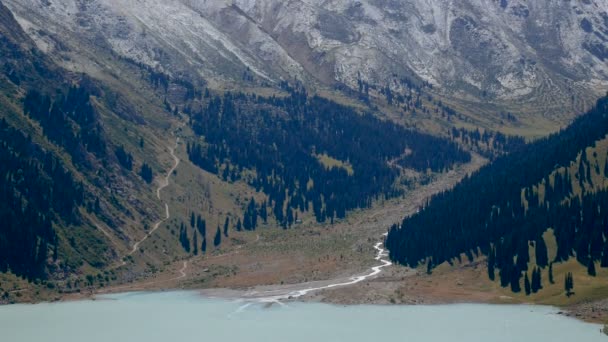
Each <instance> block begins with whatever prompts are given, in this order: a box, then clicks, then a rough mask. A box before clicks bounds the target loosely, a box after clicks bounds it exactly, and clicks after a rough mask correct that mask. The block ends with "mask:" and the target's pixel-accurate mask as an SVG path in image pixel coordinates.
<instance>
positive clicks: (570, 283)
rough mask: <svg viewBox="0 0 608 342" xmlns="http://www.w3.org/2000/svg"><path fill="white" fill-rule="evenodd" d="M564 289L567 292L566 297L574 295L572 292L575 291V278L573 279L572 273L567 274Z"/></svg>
mask: <svg viewBox="0 0 608 342" xmlns="http://www.w3.org/2000/svg"><path fill="white" fill-rule="evenodd" d="M564 289H565V290H566V296H568V297H570V296H572V295H573V294H574V292H572V290H573V289H574V278H573V277H572V273H571V272H568V273H566V276H565V278H564Z"/></svg>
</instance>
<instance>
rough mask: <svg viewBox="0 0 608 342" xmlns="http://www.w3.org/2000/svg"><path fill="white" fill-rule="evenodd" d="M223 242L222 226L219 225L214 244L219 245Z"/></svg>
mask: <svg viewBox="0 0 608 342" xmlns="http://www.w3.org/2000/svg"><path fill="white" fill-rule="evenodd" d="M221 243H222V231H221V230H220V226H217V231H216V232H215V237H214V238H213V246H215V247H217V246H219V245H220V244H221Z"/></svg>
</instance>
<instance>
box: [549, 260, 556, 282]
mask: <svg viewBox="0 0 608 342" xmlns="http://www.w3.org/2000/svg"><path fill="white" fill-rule="evenodd" d="M549 283H550V284H555V280H554V279H553V263H550V264H549Z"/></svg>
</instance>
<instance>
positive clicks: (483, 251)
mask: <svg viewBox="0 0 608 342" xmlns="http://www.w3.org/2000/svg"><path fill="white" fill-rule="evenodd" d="M607 134H608V98H603V99H601V100H599V101H598V103H597V105H596V106H595V107H594V108H593V109H592V110H591V111H590V112H588V113H587V114H585V115H583V116H582V117H580V118H579V119H577V120H575V121H574V123H573V124H572V125H571V126H569V127H568V128H566V129H564V130H562V131H560V132H559V133H556V134H554V135H551V136H549V137H547V138H544V139H541V140H539V141H537V142H534V143H531V144H529V145H525V146H523V147H521V148H520V149H518V150H516V151H515V152H513V153H511V154H509V155H508V156H505V157H501V158H498V159H497V160H496V161H494V162H493V163H491V164H490V165H488V166H486V167H484V168H482V169H481V170H479V171H478V172H477V173H475V174H473V175H471V177H470V178H468V179H466V180H464V181H463V182H462V183H461V184H459V185H458V186H456V187H455V188H454V189H453V190H451V191H447V192H445V193H442V194H440V195H437V196H435V197H434V198H433V199H432V200H431V201H430V202H429V203H428V204H427V205H426V206H425V207H424V208H422V209H421V210H420V212H419V213H417V214H415V215H413V216H411V217H408V218H406V219H404V221H403V223H402V224H401V225H400V226H393V227H392V228H391V230H390V231H389V235H388V237H387V241H386V245H387V247H388V248H389V250H390V256H391V258H392V259H393V260H395V261H397V262H399V263H401V264H405V265H409V266H412V267H417V266H419V265H420V264H424V265H426V266H427V270H428V272H432V270H433V268H434V267H436V266H438V265H440V264H443V263H446V262H447V263H450V264H452V263H455V262H461V261H462V258H463V257H464V256H465V255H466V258H468V259H469V261H473V260H474V259H475V258H477V257H480V256H482V255H483V256H487V265H488V276H489V278H490V279H491V280H494V279H495V277H496V279H497V280H498V279H499V281H500V284H501V286H503V287H510V288H511V290H512V291H513V292H521V291H523V290H525V291H526V292H528V293H529V291H530V290H532V292H537V291H538V290H540V288H539V285H540V281H541V280H540V279H541V276H540V275H539V274H540V273H541V269H542V270H543V272H545V273H544V274H545V275H547V273H546V272H547V267H550V268H549V269H552V268H553V264H555V268H557V269H560V270H561V271H560V272H559V273H558V272H555V274H552V271H549V274H551V275H549V276H548V277H550V279H551V282H553V281H554V279H555V280H556V281H560V282H561V281H563V276H565V274H563V273H562V272H564V270H568V271H570V272H574V270H573V268H572V267H567V268H566V267H562V265H563V264H566V263H567V262H568V261H569V259H570V258H572V257H575V258H576V260H577V261H578V262H579V264H580V266H579V268H580V269H581V270H585V269H586V270H587V273H588V274H589V275H590V276H591V277H594V276H596V274H599V272H600V271H599V268H600V267H608V262H606V261H607V260H608V259H606V258H608V249H607V248H606V246H608V242H606V241H608V238H607V237H606V236H607V233H606V231H605V229H606V225H607V223H608V216H606V215H607V213H606V211H605V210H604V208H605V207H606V205H607V204H606V196H607V195H606V194H607V189H606V186H605V180H606V178H607V175H608V173H607V169H606V168H607V165H608V164H606V160H607V159H606V154H607V153H608V152H607V151H606V149H605V145H606V136H607ZM549 229H550V232H551V234H549V235H550V236H551V237H550V238H549V237H548V235H547V232H548V230H549ZM553 236H554V238H553ZM530 246H531V247H533V248H530ZM547 246H550V248H548V247H547ZM530 250H531V251H532V252H531V253H530ZM548 250H550V253H549V252H548ZM531 260H532V262H531ZM596 267H597V269H596ZM495 269H497V270H498V272H497V273H498V274H495ZM528 273H531V274H532V276H531V277H530V278H531V279H532V281H531V282H532V288H530V282H529V280H527V279H528ZM558 275H559V279H558V278H557V277H558ZM602 276H604V272H603V273H602ZM524 278H525V279H524ZM545 279H546V278H545ZM535 282H536V283H535ZM534 284H536V288H535V287H534V286H535V285H534ZM598 293H600V292H598ZM598 293H596V294H595V295H597V294H598ZM587 294H588V295H593V293H592V292H590V293H587Z"/></svg>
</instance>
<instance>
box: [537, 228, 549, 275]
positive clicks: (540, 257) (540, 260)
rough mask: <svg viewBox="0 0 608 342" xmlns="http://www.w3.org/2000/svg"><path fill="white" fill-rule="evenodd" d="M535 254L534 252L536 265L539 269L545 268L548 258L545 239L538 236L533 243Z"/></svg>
mask: <svg viewBox="0 0 608 342" xmlns="http://www.w3.org/2000/svg"><path fill="white" fill-rule="evenodd" d="M535 246H536V248H535V252H536V264H537V265H538V266H540V267H541V268H545V267H546V266H547V265H548V264H549V258H548V256H547V245H546V244H545V239H543V237H542V236H540V237H539V238H538V239H536V243H535Z"/></svg>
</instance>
